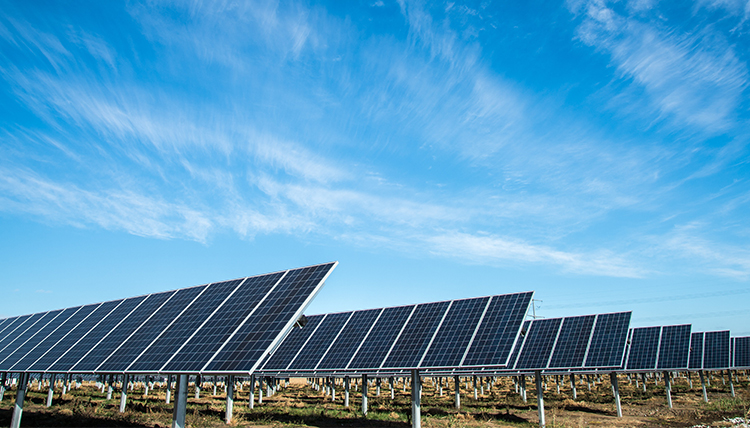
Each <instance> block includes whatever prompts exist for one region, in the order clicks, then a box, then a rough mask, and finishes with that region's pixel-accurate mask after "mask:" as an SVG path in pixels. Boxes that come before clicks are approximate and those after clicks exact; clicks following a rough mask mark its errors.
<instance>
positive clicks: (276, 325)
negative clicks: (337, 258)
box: [203, 262, 337, 373]
mask: <svg viewBox="0 0 750 428" xmlns="http://www.w3.org/2000/svg"><path fill="white" fill-rule="evenodd" d="M336 265H337V262H335V263H326V264H321V265H316V266H309V267H305V268H300V269H293V270H290V271H287V274H286V275H285V276H284V278H283V279H282V280H281V282H280V283H279V284H278V285H277V286H276V287H275V288H274V289H273V290H272V291H271V292H270V293H269V294H268V296H266V298H265V300H264V301H263V305H262V306H260V307H258V308H257V309H256V310H255V311H254V312H253V313H252V314H251V315H249V316H248V317H247V318H246V319H245V320H244V322H243V324H241V325H240V326H239V327H238V328H237V329H236V330H235V331H234V332H233V333H232V335H231V336H230V337H229V338H228V339H227V341H226V342H224V344H223V345H222V347H221V348H219V351H217V353H216V354H215V355H214V356H213V357H212V359H211V360H209V362H208V363H207V364H206V365H205V366H204V367H203V371H207V372H212V371H213V372H217V371H218V372H225V371H229V372H244V373H248V372H251V371H253V370H255V368H256V367H257V365H258V364H259V362H260V361H261V360H262V359H263V358H265V357H266V356H267V355H268V353H269V352H270V351H271V350H272V349H273V348H274V347H275V346H276V345H277V344H278V342H279V341H280V340H281V339H282V338H283V337H284V335H285V334H286V332H288V331H289V329H291V328H292V325H293V324H294V323H295V322H296V321H297V319H298V318H299V317H300V316H301V315H302V311H303V310H304V309H305V308H306V307H307V305H308V304H309V303H310V301H311V300H312V299H313V297H315V294H317V292H318V291H319V290H320V288H321V287H322V286H323V283H324V282H325V280H326V278H328V275H329V274H330V273H331V271H333V269H334V268H335V267H336Z"/></svg>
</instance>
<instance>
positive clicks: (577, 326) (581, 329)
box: [549, 315, 596, 368]
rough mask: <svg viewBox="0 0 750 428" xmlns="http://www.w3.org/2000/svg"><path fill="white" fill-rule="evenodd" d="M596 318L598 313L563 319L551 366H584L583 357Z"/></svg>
mask: <svg viewBox="0 0 750 428" xmlns="http://www.w3.org/2000/svg"><path fill="white" fill-rule="evenodd" d="M594 320H596V315H585V316H578V317H566V318H565V319H563V323H562V327H561V328H560V335H559V336H558V338H557V344H556V345H555V349H554V350H553V352H552V359H550V363H549V368H578V367H583V359H584V357H585V356H586V348H587V346H588V344H589V339H590V338H591V330H592V328H593V327H594Z"/></svg>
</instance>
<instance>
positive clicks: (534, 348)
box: [513, 318, 563, 370]
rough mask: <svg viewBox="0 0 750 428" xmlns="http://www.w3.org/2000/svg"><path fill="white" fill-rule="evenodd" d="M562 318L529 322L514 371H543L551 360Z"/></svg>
mask: <svg viewBox="0 0 750 428" xmlns="http://www.w3.org/2000/svg"><path fill="white" fill-rule="evenodd" d="M562 321H563V319H562V318H546V319H536V320H533V321H532V322H531V324H530V325H529V329H528V330H527V333H526V336H525V337H524V340H523V344H522V345H521V347H520V348H519V351H518V358H517V360H516V361H515V364H514V366H513V367H514V369H515V370H544V369H546V368H547V366H548V365H549V361H550V358H552V351H553V350H554V347H555V343H556V342H557V338H558V335H559V334H560V328H561V327H562Z"/></svg>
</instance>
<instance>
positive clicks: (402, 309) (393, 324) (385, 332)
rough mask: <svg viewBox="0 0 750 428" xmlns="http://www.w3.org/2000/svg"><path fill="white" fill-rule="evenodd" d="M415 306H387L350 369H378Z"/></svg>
mask: <svg viewBox="0 0 750 428" xmlns="http://www.w3.org/2000/svg"><path fill="white" fill-rule="evenodd" d="M413 309H414V306H398V307H394V308H385V309H384V310H383V313H382V314H381V315H380V318H379V319H378V322H377V323H375V326H374V327H373V328H372V331H371V332H370V335H369V336H367V339H365V341H364V343H362V347H360V348H359V352H357V355H356V356H355V357H354V359H353V360H352V362H351V363H350V364H349V368H350V369H377V368H379V367H380V365H381V364H382V362H383V359H384V358H385V355H386V353H387V352H388V350H389V349H390V347H391V345H392V344H393V341H394V340H396V336H398V334H399V332H401V328H402V327H403V326H404V324H405V323H406V320H407V319H408V318H409V315H410V314H411V313H412V311H413Z"/></svg>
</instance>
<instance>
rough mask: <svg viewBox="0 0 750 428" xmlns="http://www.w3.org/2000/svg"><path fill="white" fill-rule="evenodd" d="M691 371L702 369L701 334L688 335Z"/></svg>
mask: <svg viewBox="0 0 750 428" xmlns="http://www.w3.org/2000/svg"><path fill="white" fill-rule="evenodd" d="M689 368H690V369H691V370H700V369H702V368H703V333H702V332H700V333H691V334H690V364H689Z"/></svg>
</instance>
